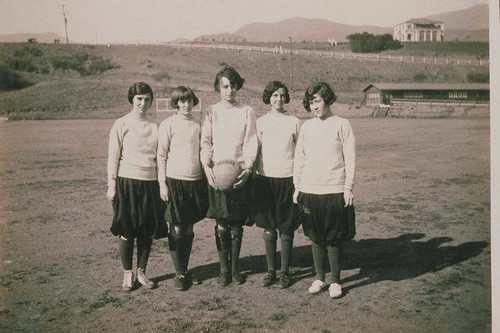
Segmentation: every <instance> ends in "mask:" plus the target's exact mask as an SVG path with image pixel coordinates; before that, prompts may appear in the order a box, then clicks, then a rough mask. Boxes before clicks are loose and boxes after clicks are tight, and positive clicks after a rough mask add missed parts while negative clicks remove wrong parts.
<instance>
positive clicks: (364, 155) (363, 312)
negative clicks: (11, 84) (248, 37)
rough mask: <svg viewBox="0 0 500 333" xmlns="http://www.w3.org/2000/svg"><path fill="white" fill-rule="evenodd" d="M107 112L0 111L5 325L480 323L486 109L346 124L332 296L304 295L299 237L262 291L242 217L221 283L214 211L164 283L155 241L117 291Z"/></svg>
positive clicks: (484, 285)
mask: <svg viewBox="0 0 500 333" xmlns="http://www.w3.org/2000/svg"><path fill="white" fill-rule="evenodd" d="M112 122H113V121H112V120H60V121H36V122H33V121H26V122H0V140H1V145H0V197H1V201H0V331H2V332H132V331H134V332H266V331H267V332H489V331H491V305H490V304H491V296H490V295H491V294H490V287H491V280H490V169H489V165H490V157H489V135H490V125H489V120H488V119H391V118H389V119H387V118H386V119H371V118H362V119H361V118H360V119H352V120H351V123H352V125H353V128H354V131H355V133H356V139H357V148H358V150H357V152H358V154H357V155H358V160H357V176H356V186H355V191H354V194H355V196H356V202H355V207H356V213H357V225H356V226H357V235H356V237H355V238H354V240H352V241H351V242H349V243H347V244H346V245H345V249H344V253H345V256H344V258H345V259H344V263H343V271H342V285H343V287H344V290H345V296H344V297H342V298H341V299H338V300H333V299H330V298H329V297H328V293H327V292H324V293H320V294H319V295H315V296H312V295H309V294H308V293H307V288H308V286H309V285H310V283H311V282H312V280H313V276H312V258H311V254H310V246H309V241H308V240H307V239H306V237H305V236H304V235H303V234H302V232H301V229H299V231H298V232H297V234H296V238H295V248H294V254H293V260H292V266H293V267H292V273H293V275H292V280H293V285H292V286H291V287H290V288H289V289H287V290H282V289H279V287H278V285H276V286H273V287H271V288H267V289H266V288H262V287H260V283H261V280H262V278H263V276H264V272H265V270H266V264H265V257H264V253H265V252H264V243H263V239H262V230H260V229H258V228H257V227H255V226H253V227H247V228H246V229H245V236H244V239H243V247H242V253H241V267H242V269H243V273H244V274H245V276H246V282H245V283H244V284H243V285H240V286H234V285H230V286H227V287H225V288H221V287H219V286H217V284H216V281H215V280H216V277H217V274H218V261H217V253H216V248H215V241H214V236H213V226H214V221H212V220H208V219H207V220H204V221H202V222H200V223H198V224H197V225H196V226H195V234H196V236H195V240H194V247H193V252H192V257H191V262H190V266H191V268H192V269H193V271H194V273H195V274H196V275H198V276H199V277H200V278H202V280H203V284H202V285H200V286H193V287H192V288H191V289H189V290H188V291H185V292H181V291H176V290H175V289H174V287H173V277H174V269H173V265H172V262H171V259H170V256H169V253H168V247H167V241H166V240H158V241H155V242H154V245H153V251H152V256H151V258H150V262H149V266H148V274H149V276H150V277H151V278H152V279H153V280H154V281H155V282H156V283H157V288H155V289H152V290H145V289H143V288H137V289H135V290H134V291H132V292H130V293H126V292H123V291H122V290H121V282H122V270H121V263H120V260H119V257H118V251H117V244H116V240H115V239H114V237H113V236H112V235H111V233H110V232H109V226H110V223H111V214H112V209H111V206H110V203H109V202H108V201H107V200H106V196H105V194H106V155H107V141H108V133H109V130H110V128H111V125H112Z"/></svg>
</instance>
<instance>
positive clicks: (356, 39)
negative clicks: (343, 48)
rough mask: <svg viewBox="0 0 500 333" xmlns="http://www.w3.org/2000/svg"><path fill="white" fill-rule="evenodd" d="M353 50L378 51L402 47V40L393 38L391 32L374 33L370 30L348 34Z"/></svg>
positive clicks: (358, 51)
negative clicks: (369, 31)
mask: <svg viewBox="0 0 500 333" xmlns="http://www.w3.org/2000/svg"><path fill="white" fill-rule="evenodd" d="M347 39H348V40H349V46H350V47H351V51H352V52H355V53H376V52H380V51H384V50H397V49H400V48H402V47H403V46H402V45H401V43H400V42H398V41H397V40H393V39H392V36H391V35H390V34H384V35H376V36H375V35H373V34H370V33H368V32H363V33H362V34H352V35H349V36H347Z"/></svg>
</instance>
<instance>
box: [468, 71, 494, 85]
mask: <svg viewBox="0 0 500 333" xmlns="http://www.w3.org/2000/svg"><path fill="white" fill-rule="evenodd" d="M467 82H470V83H489V82H490V73H467Z"/></svg>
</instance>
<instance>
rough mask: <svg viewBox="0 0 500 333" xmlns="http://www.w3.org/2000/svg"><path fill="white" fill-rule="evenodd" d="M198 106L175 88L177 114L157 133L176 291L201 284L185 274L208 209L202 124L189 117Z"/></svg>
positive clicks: (185, 92)
mask: <svg viewBox="0 0 500 333" xmlns="http://www.w3.org/2000/svg"><path fill="white" fill-rule="evenodd" d="M198 102H199V100H198V98H197V97H196V95H195V94H194V92H193V91H192V90H191V89H190V88H188V87H184V86H179V87H177V88H175V89H174V90H173V92H172V98H171V101H170V105H171V106H172V108H175V109H177V113H176V114H175V115H173V116H172V117H170V118H167V119H165V120H164V121H163V122H162V123H161V124H160V129H159V139H158V154H157V160H158V182H159V183H160V197H161V199H162V200H163V201H166V203H167V209H166V211H165V220H166V221H168V222H169V223H170V235H169V243H168V244H169V250H170V255H171V257H172V261H173V262H174V268H175V273H176V276H175V278H174V286H175V288H176V289H178V290H187V289H188V288H189V285H190V284H191V283H193V284H199V283H201V282H200V281H199V280H197V279H196V278H194V277H193V276H192V275H191V273H190V272H189V271H188V263H189V257H190V255H191V248H192V246H193V238H194V233H193V226H194V224H195V223H196V222H199V221H201V220H203V219H204V218H205V214H206V212H207V209H208V193H207V183H206V180H205V179H204V177H203V170H202V168H201V163H200V134H201V122H200V121H199V120H198V119H195V118H194V117H193V115H192V113H191V111H192V109H193V106H196V105H198Z"/></svg>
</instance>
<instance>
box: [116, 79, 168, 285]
mask: <svg viewBox="0 0 500 333" xmlns="http://www.w3.org/2000/svg"><path fill="white" fill-rule="evenodd" d="M128 101H129V102H130V103H131V104H132V105H133V108H132V111H131V112H130V113H128V114H127V115H125V116H123V117H122V118H120V119H118V120H116V121H115V123H114V125H113V128H112V129H111V133H110V136H109V154H108V192H107V197H108V199H109V200H111V202H112V203H113V212H114V215H113V223H112V225H111V232H112V233H113V235H115V236H118V249H119V253H120V258H121V261H122V265H123V269H124V274H123V285H122V287H123V289H124V290H126V291H130V290H132V288H133V281H134V279H133V271H132V256H133V250H134V239H137V281H139V283H140V284H141V285H143V286H144V287H146V288H153V287H154V283H153V282H152V281H150V280H149V279H148V278H147V276H146V272H145V271H146V265H147V263H148V258H149V254H150V252H151V244H152V241H153V238H155V239H159V238H164V237H166V236H167V233H168V230H167V225H166V223H165V221H164V220H163V215H164V213H165V205H164V203H163V202H162V201H161V200H160V191H159V186H158V181H157V172H156V146H157V142H158V128H157V125H156V123H155V122H154V121H153V120H152V118H151V117H150V115H149V113H148V110H149V108H150V106H151V103H152V101H153V91H152V90H151V87H150V86H149V85H148V84H146V83H144V82H137V83H134V84H133V85H132V86H131V87H130V88H129V90H128Z"/></svg>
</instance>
